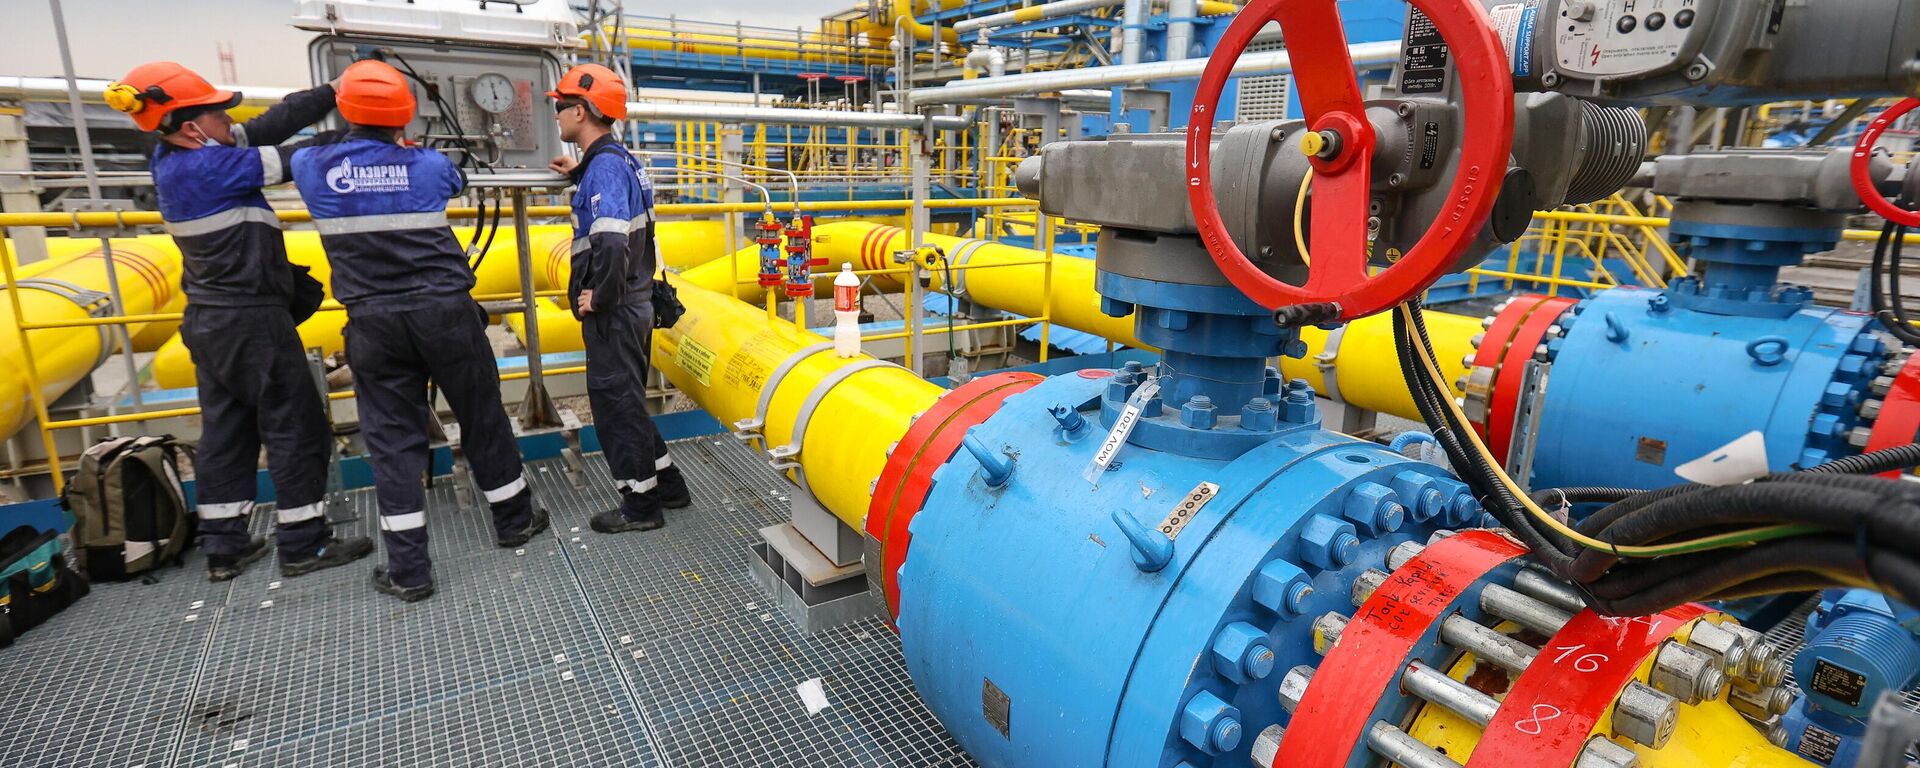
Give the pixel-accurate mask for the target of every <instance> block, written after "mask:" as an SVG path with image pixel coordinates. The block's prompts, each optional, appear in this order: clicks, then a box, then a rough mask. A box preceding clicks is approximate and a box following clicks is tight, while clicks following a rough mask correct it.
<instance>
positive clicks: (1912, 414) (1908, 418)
mask: <svg viewBox="0 0 1920 768" xmlns="http://www.w3.org/2000/svg"><path fill="white" fill-rule="evenodd" d="M1916 437H1920V355H1913V356H1911V357H1908V358H1907V364H1906V365H1904V366H1901V368H1900V373H1899V375H1896V376H1894V378H1893V388H1892V389H1889V390H1887V396H1886V398H1885V399H1884V400H1883V401H1881V403H1880V415H1879V417H1877V418H1875V419H1874V422H1873V435H1872V436H1871V437H1869V438H1868V439H1867V450H1868V451H1877V450H1880V449H1882V448H1893V447H1895V446H1901V445H1906V444H1908V443H1911V442H1914V440H1915V439H1916ZM1902 472H1903V470H1898V469H1896V470H1892V471H1889V472H1885V473H1882V474H1881V475H1880V476H1881V477H1890V478H1898V477H1900V475H1901V473H1902Z"/></svg>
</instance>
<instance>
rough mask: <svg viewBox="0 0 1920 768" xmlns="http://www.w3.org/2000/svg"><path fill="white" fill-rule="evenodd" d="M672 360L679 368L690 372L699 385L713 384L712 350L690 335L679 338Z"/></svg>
mask: <svg viewBox="0 0 1920 768" xmlns="http://www.w3.org/2000/svg"><path fill="white" fill-rule="evenodd" d="M673 362H674V364H675V365H678V366H680V370H683V371H686V372H687V373H688V374H691V375H692V376H693V378H694V380H695V381H698V382H700V386H703V387H710V386H713V382H712V380H711V378H710V377H711V376H712V375H713V350H711V349H708V348H706V347H705V346H704V345H702V344H701V343H700V342H698V341H694V340H693V337H691V336H682V337H681V338H680V347H679V348H678V349H676V350H674V353H673Z"/></svg>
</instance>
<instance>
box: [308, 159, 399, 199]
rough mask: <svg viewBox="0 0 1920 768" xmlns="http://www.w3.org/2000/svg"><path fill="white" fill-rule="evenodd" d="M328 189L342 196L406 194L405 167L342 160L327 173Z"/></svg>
mask: <svg viewBox="0 0 1920 768" xmlns="http://www.w3.org/2000/svg"><path fill="white" fill-rule="evenodd" d="M327 188H328V189H331V190H333V191H335V192H339V193H341V194H343V195H344V194H349V193H354V192H404V191H406V190H407V189H408V188H409V185H408V184H407V166H405V165H354V164H353V158H351V157H347V158H341V160H340V164H339V165H336V166H334V167H333V169H332V170H329V171H327Z"/></svg>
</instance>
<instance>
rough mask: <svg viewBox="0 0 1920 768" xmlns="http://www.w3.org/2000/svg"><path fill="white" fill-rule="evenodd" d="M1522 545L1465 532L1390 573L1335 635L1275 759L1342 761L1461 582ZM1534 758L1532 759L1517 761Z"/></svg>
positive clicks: (1293, 766)
mask: <svg viewBox="0 0 1920 768" xmlns="http://www.w3.org/2000/svg"><path fill="white" fill-rule="evenodd" d="M1525 552H1526V549H1525V548H1523V547H1521V546H1520V545H1519V544H1515V543H1514V542H1513V541H1512V540H1510V539H1507V538H1506V537H1504V536H1500V535H1499V534H1496V533H1493V532H1492V531H1483V530H1472V531H1463V532H1461V533H1458V534H1455V535H1453V536H1448V537H1447V538H1444V539H1441V540H1439V541H1437V542H1434V543H1433V545H1432V546H1429V547H1427V548H1426V549H1424V550H1422V551H1421V552H1420V554H1419V555H1418V556H1416V557H1414V558H1413V559H1412V560H1410V561H1408V562H1407V563H1406V564H1405V565H1402V566H1400V568H1399V570H1396V571H1394V572H1393V576H1392V577H1391V578H1388V579H1387V581H1386V583H1385V584H1382V585H1380V588H1379V589H1377V590H1374V593H1373V597H1370V598H1368V599H1367V602H1366V603H1365V604H1364V605H1362V606H1360V610H1359V611H1358V612H1356V613H1355V614H1354V616H1353V619H1352V620H1351V621H1349V622H1347V628H1346V629H1345V630H1343V631H1342V632H1341V633H1340V642H1339V643H1337V644H1335V645H1334V647H1333V650H1332V651H1330V652H1328V653H1327V657H1326V659H1325V660H1323V661H1321V663H1320V668H1319V669H1318V670H1315V671H1314V673H1313V685H1310V686H1307V693H1306V696H1304V697H1303V698H1301V700H1300V706H1299V708H1298V709H1296V710H1295V711H1294V713H1293V720H1292V721H1290V723H1289V724H1288V726H1287V733H1286V736H1284V737H1282V738H1281V740H1280V750H1279V751H1278V752H1276V753H1275V754H1274V762H1273V765H1275V766H1281V765H1285V766H1288V767H1289V768H1321V767H1323V766H1324V767H1325V768H1333V767H1334V766H1345V765H1346V764H1347V761H1348V759H1349V757H1351V755H1352V754H1353V751H1354V750H1355V749H1365V747H1362V746H1358V745H1361V744H1364V743H1366V728H1367V725H1368V723H1370V722H1371V721H1372V719H1373V710H1374V707H1375V705H1376V704H1378V702H1379V700H1380V697H1379V696H1378V695H1376V694H1377V693H1378V692H1381V691H1385V690H1386V689H1387V686H1388V685H1389V684H1390V683H1392V682H1393V679H1394V676H1395V675H1397V674H1399V672H1400V668H1401V666H1402V665H1403V664H1405V663H1406V660H1407V657H1408V656H1409V655H1410V654H1411V653H1412V651H1413V647H1414V644H1415V643H1417V642H1419V641H1420V639H1421V638H1422V637H1424V636H1425V635H1426V634H1427V630H1428V629H1429V628H1431V627H1432V626H1433V624H1434V622H1436V621H1438V620H1439V618H1440V616H1441V615H1442V614H1444V613H1446V612H1447V609H1448V608H1449V607H1450V606H1451V605H1452V604H1453V602H1454V601H1455V600H1456V599H1458V598H1459V597H1460V595H1461V594H1462V593H1463V592H1464V591H1465V590H1466V588H1467V587H1468V586H1469V585H1471V584H1473V583H1474V582H1475V581H1478V580H1479V579H1480V577H1482V576H1485V575H1486V574H1487V572H1488V571H1491V570H1493V569H1494V568H1497V567H1499V566H1500V564H1502V563H1505V562H1507V561H1508V560H1512V559H1513V558H1515V557H1518V556H1520V555H1521V554H1523V553H1525ZM1521 764H1522V765H1532V764H1533V763H1521Z"/></svg>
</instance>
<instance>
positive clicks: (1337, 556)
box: [1300, 515, 1360, 570]
mask: <svg viewBox="0 0 1920 768" xmlns="http://www.w3.org/2000/svg"><path fill="white" fill-rule="evenodd" d="M1359 554H1360V537H1359V536H1356V535H1354V532H1353V524H1352V523H1349V522H1347V521H1345V520H1338V519H1335V518H1332V517H1328V516H1326V515H1314V516H1312V517H1310V518H1307V524H1306V526H1305V527H1304V528H1303V529H1302V530H1301V531H1300V557H1301V558H1302V559H1304V560H1306V561H1307V562H1309V563H1312V564H1314V565H1315V566H1317V567H1319V568H1322V569H1326V570H1332V569H1334V568H1345V567H1347V564H1348V563H1351V562H1353V558H1354V557H1356V556H1358V555H1359Z"/></svg>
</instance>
